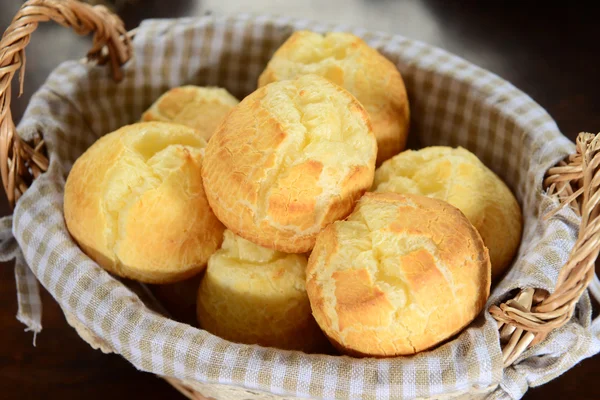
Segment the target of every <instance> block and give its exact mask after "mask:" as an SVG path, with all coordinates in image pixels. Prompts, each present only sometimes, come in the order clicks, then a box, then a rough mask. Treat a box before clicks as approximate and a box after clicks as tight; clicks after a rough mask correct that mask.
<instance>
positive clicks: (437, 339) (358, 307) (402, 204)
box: [306, 193, 490, 357]
mask: <svg viewBox="0 0 600 400" xmlns="http://www.w3.org/2000/svg"><path fill="white" fill-rule="evenodd" d="M306 274H307V284H306V288H307V293H308V297H309V299H310V303H311V306H312V309H313V314H314V316H315V318H316V320H317V322H318V324H319V325H320V326H321V328H322V329H323V331H324V332H325V333H326V334H327V336H328V337H329V338H330V340H331V342H332V343H333V344H334V345H335V346H336V347H337V348H338V349H339V350H340V351H341V352H343V353H346V354H348V355H353V356H373V357H389V356H399V355H407V354H414V353H417V352H420V351H423V350H427V349H430V348H432V347H434V346H436V345H438V344H439V343H441V342H442V341H445V340H447V339H449V338H451V337H452V336H453V335H455V334H456V333H458V332H460V331H461V330H462V329H464V328H465V327H466V326H467V325H468V324H469V323H470V322H471V321H472V320H473V319H474V318H475V317H476V316H477V315H478V314H479V313H480V312H481V311H482V309H483V307H484V305H485V302H486V300H487V298H488V296H489V292H490V261H489V257H488V252H487V249H486V248H485V246H484V245H483V241H482V240H481V237H480V236H479V233H477V230H476V229H475V228H474V227H473V225H471V223H470V222H469V220H467V219H466V218H465V216H464V215H463V214H462V213H461V212H460V211H459V210H458V209H457V208H454V207H453V206H451V205H450V204H448V203H446V202H443V201H441V200H437V199H431V198H428V197H424V196H416V195H400V194H395V193H367V194H365V195H364V196H363V197H362V198H361V199H360V201H359V202H358V204H357V206H356V208H355V210H354V212H353V213H352V214H351V215H350V216H349V217H348V218H347V219H346V220H344V221H337V222H335V223H334V224H332V225H330V226H329V227H327V228H326V229H325V230H324V231H323V232H321V233H320V234H319V236H318V237H317V243H316V245H315V248H314V249H313V251H312V253H311V255H310V258H309V261H308V266H307V271H306Z"/></svg>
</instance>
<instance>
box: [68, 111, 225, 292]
mask: <svg viewBox="0 0 600 400" xmlns="http://www.w3.org/2000/svg"><path fill="white" fill-rule="evenodd" d="M205 145H206V142H205V141H204V139H202V138H201V137H200V136H199V135H198V134H197V133H196V132H195V131H194V130H193V129H191V128H188V127H185V126H182V125H176V124H170V123H164V122H141V123H136V124H132V125H128V126H125V127H123V128H121V129H118V130H117V131H114V132H112V133H109V134H107V135H105V136H103V137H101V138H100V139H98V140H97V141H96V142H95V143H94V144H93V145H92V146H91V147H90V148H89V149H88V150H87V151H86V152H85V153H84V154H82V155H81V157H79V158H78V159H77V161H76V162H75V164H74V165H73V168H72V169H71V171H70V173H69V176H68V178H67V182H66V185H65V196H64V213H65V221H66V224H67V228H68V230H69V232H70V233H71V235H72V236H73V238H74V239H75V240H76V241H77V242H78V243H79V245H80V246H81V248H82V249H83V251H84V252H86V253H87V254H88V255H89V256H90V257H91V258H92V259H94V260H95V261H96V262H98V263H99V264H100V265H101V266H102V267H103V268H105V269H107V270H108V271H110V272H112V273H114V274H116V275H119V276H122V277H126V278H131V279H136V280H139V281H142V282H148V283H169V282H175V281H179V280H183V279H185V278H187V277H190V276H192V275H195V274H196V273H198V272H200V271H201V270H202V269H203V268H204V267H205V266H206V262H207V261H208V258H209V257H210V255H211V254H212V253H213V252H214V251H216V250H217V249H218V247H219V246H220V245H221V242H222V240H223V231H224V229H225V227H224V226H223V225H222V224H221V223H220V222H219V221H218V220H217V218H216V217H215V215H214V214H213V212H212V210H211V209H210V207H209V205H208V201H207V199H206V196H205V194H204V188H203V186H202V177H201V169H202V168H201V166H202V157H203V152H204V147H205Z"/></svg>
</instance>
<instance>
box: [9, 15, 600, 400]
mask: <svg viewBox="0 0 600 400" xmlns="http://www.w3.org/2000/svg"><path fill="white" fill-rule="evenodd" d="M298 29H311V30H314V31H318V32H325V31H330V30H344V31H352V32H353V33H355V34H357V35H359V36H361V37H363V38H364V39H365V40H366V41H367V42H368V43H369V44H370V45H372V46H374V47H375V48H377V49H378V50H379V51H381V52H382V54H384V55H385V56H386V57H388V58H389V59H390V60H392V61H393V62H394V63H395V64H396V65H397V66H398V68H399V70H400V71H401V73H402V75H403V77H404V79H405V82H406V85H407V89H408V94H409V99H410V102H411V108H412V117H413V121H412V122H413V127H412V131H411V137H412V140H413V141H414V140H415V139H418V142H419V143H418V145H421V146H426V145H435V144H438V145H451V146H458V145H460V146H464V147H466V148H468V149H469V150H471V151H473V152H474V153H475V154H476V155H477V156H479V157H480V158H481V159H482V160H483V161H484V162H485V163H486V164H487V165H488V166H489V167H491V168H492V169H493V170H494V171H495V172H496V173H498V174H499V175H500V176H501V177H502V178H503V179H504V180H505V181H506V182H507V184H508V185H509V186H510V187H511V188H512V189H513V191H514V192H515V194H516V196H517V198H518V200H519V201H520V203H521V204H522V207H523V211H524V218H525V232H524V237H523V241H522V245H521V247H520V250H519V254H518V257H517V259H516V262H515V263H514V266H513V267H512V270H511V271H510V273H509V274H508V276H506V278H505V279H504V280H503V281H502V282H501V283H499V285H497V287H495V288H493V291H492V295H491V297H490V299H489V303H488V307H489V305H491V304H498V303H499V302H500V301H501V300H503V299H505V298H506V297H507V296H508V295H509V292H510V291H511V290H512V289H515V288H523V287H528V286H531V287H537V288H545V289H548V290H550V291H552V288H553V287H554V282H555V280H556V278H557V274H558V271H559V269H560V268H561V267H562V266H563V265H564V263H565V262H566V261H567V259H568V256H569V252H570V250H571V248H572V246H573V244H574V242H575V240H576V236H577V233H578V232H577V230H578V224H579V218H578V217H577V216H575V214H574V213H573V212H572V211H571V210H570V209H568V208H565V209H563V210H562V211H561V212H559V213H558V214H557V215H556V216H554V217H553V218H551V219H550V220H548V221H544V220H543V219H541V216H542V215H544V214H545V213H546V212H548V211H549V210H551V209H553V208H555V207H557V205H558V203H557V201H556V200H555V199H554V198H550V197H548V196H546V194H545V193H544V192H543V191H542V177H543V175H544V173H545V171H546V170H547V169H548V168H549V167H550V166H552V165H554V164H555V163H556V162H557V161H558V160H559V159H561V158H562V157H564V156H566V155H567V154H570V153H573V152H574V150H575V147H574V144H573V143H571V142H570V141H569V140H567V139H566V138H565V137H564V136H562V135H561V133H560V132H559V130H558V128H557V126H556V124H555V123H554V122H553V120H552V119H551V118H550V116H549V115H548V114H547V113H546V112H545V111H544V110H543V109H542V108H541V107H540V106H538V105H537V104H536V103H534V102H533V101H532V99H530V98H529V97H528V96H527V95H525V94H523V93H522V92H520V91H519V90H517V89H516V88H514V87H513V86H511V85H510V84H509V83H507V82H505V81H503V80H502V79H500V78H499V77H497V76H495V75H493V74H491V73H489V72H487V71H484V70H482V69H480V68H478V67H476V66H474V65H472V64H470V63H468V62H467V61H465V60H463V59H460V58H458V57H455V56H453V55H451V54H448V53H446V52H445V51H442V50H440V49H437V48H434V47H431V46H429V45H427V44H424V43H420V42H416V41H413V40H408V39H406V38H404V37H401V36H392V35H387V34H381V33H372V32H366V31H364V30H359V29H351V28H349V27H345V26H326V25H319V24H315V23H312V22H309V21H294V20H290V19H286V18H272V17H262V16H258V17H254V16H252V17H250V16H236V17H227V18H222V17H206V18H201V19H178V20H148V21H145V22H144V23H142V25H141V26H140V28H139V32H138V33H137V36H136V38H135V40H134V47H135V55H134V58H133V59H132V61H130V62H129V63H128V64H127V65H125V67H124V73H125V79H124V80H123V81H122V82H121V83H119V84H116V83H114V82H113V81H112V80H111V77H110V75H109V72H108V71H107V70H106V69H105V68H103V67H99V66H90V65H84V64H82V63H80V62H75V61H71V62H66V63H64V64H62V65H61V66H60V67H58V68H57V69H56V70H55V71H54V72H53V73H52V75H51V76H50V77H49V79H48V81H47V82H46V83H45V85H43V87H42V88H41V89H40V90H39V91H38V92H37V93H36V94H35V95H34V96H33V98H32V100H31V103H30V105H29V107H28V109H27V112H26V115H25V117H24V118H23V120H22V122H21V124H20V126H19V132H20V134H21V135H22V136H23V137H25V138H28V137H31V136H32V135H34V134H35V133H43V135H44V138H45V139H46V141H47V145H48V149H49V154H50V168H49V170H48V172H47V173H45V174H44V175H43V176H42V177H40V178H39V179H37V180H36V181H35V183H34V184H33V186H32V187H31V188H30V189H29V190H28V191H27V192H26V193H25V195H24V196H23V197H22V198H21V199H20V201H19V202H18V204H17V207H16V209H15V213H14V222H13V234H14V236H15V238H16V239H17V241H18V244H19V246H20V249H21V250H22V253H23V256H24V259H25V261H26V263H27V264H28V265H29V266H30V267H31V269H32V271H33V272H34V273H35V275H36V276H37V278H38V279H39V280H40V282H41V283H42V284H43V285H44V286H45V287H46V288H47V289H48V291H49V292H50V293H51V294H52V295H53V296H54V297H55V298H56V300H57V301H58V303H59V304H60V305H61V307H62V308H63V309H64V310H65V312H68V313H69V314H72V315H73V316H75V317H76V318H77V319H78V320H79V321H80V322H81V323H82V324H83V325H85V327H87V328H88V329H89V330H90V331H92V332H93V333H94V334H96V335H97V336H98V337H99V338H100V339H101V340H103V341H104V342H105V343H106V344H107V345H108V346H110V348H112V349H113V350H114V351H115V352H118V353H120V354H122V355H123V356H124V357H125V358H126V359H127V360H129V361H130V362H131V363H132V364H133V365H135V367H137V368H139V369H140V370H143V371H149V372H152V373H155V374H158V375H162V376H168V377H175V378H178V379H182V380H187V381H189V382H196V383H198V384H199V385H204V387H213V388H215V387H216V388H219V387H220V388H223V393H226V392H227V393H230V392H235V393H238V392H236V391H243V393H245V395H244V398H250V397H257V396H258V397H260V398H275V397H276V396H275V395H283V396H286V398H300V397H302V398H303V397H311V398H329V399H334V398H335V399H343V398H353V399H387V398H399V397H403V398H411V399H412V398H423V397H430V396H436V397H451V396H454V395H461V394H467V395H468V394H469V393H471V394H472V393H475V392H479V393H483V395H486V396H488V397H489V398H494V399H500V398H520V397H521V396H522V395H523V394H524V392H525V391H526V390H527V387H528V386H535V385H539V384H542V383H544V382H546V381H548V380H550V379H552V378H554V377H556V376H558V375H559V374H561V373H562V372H564V371H566V370H567V369H569V368H571V367H572V366H573V365H575V364H576V363H577V362H579V361H580V360H582V359H583V358H586V357H590V356H591V355H593V354H595V353H597V352H598V351H600V334H599V331H600V326H599V324H598V322H596V323H593V322H592V318H591V305H590V300H589V297H588V296H587V294H585V295H584V296H583V297H582V299H581V300H580V302H579V306H578V308H577V311H576V313H575V315H574V317H573V319H572V320H571V321H570V322H569V323H568V324H567V325H566V326H564V327H563V328H561V329H559V330H557V331H555V332H553V333H552V334H551V335H550V336H549V337H548V338H547V339H546V340H545V341H544V342H543V343H541V344H539V345H537V346H535V347H534V348H532V349H530V350H528V351H527V352H526V353H525V354H524V355H523V356H521V358H520V359H519V360H517V362H516V363H515V364H514V365H513V366H511V367H509V368H507V369H503V366H502V355H501V349H500V344H499V334H498V330H497V327H496V322H495V321H494V320H493V319H492V318H491V316H490V315H489V313H488V312H487V311H486V312H484V313H482V315H481V316H480V317H479V318H477V319H476V320H475V321H474V322H473V323H472V324H471V326H470V327H469V328H468V329H466V330H465V331H464V332H462V333H461V334H460V335H459V336H458V337H456V338H453V339H452V340H450V341H448V342H447V343H445V344H443V345H441V346H439V347H438V348H436V349H434V350H432V351H428V352H423V353H420V354H418V355H416V356H414V357H401V358H396V359H384V360H374V359H352V358H349V357H338V356H325V355H306V354H303V353H300V352H291V351H280V350H276V349H272V348H261V347H258V346H248V345H240V344H235V343H230V342H227V341H225V340H222V339H220V338H218V337H215V336H213V335H211V334H209V333H207V332H205V331H202V330H199V329H196V328H193V327H191V326H189V325H185V324H181V323H178V322H175V321H173V320H170V319H167V318H164V317H162V316H160V315H157V314H156V313H152V312H150V311H149V310H148V308H147V307H146V306H145V305H144V303H143V302H142V301H141V300H140V298H139V297H138V296H137V295H136V294H135V293H133V292H132V291H131V290H130V289H129V288H128V287H127V286H125V285H124V284H123V283H122V282H121V281H119V280H117V279H115V278H114V277H112V276H111V275H109V274H108V273H106V272H105V271H104V270H103V269H101V268H100V267H99V266H98V265H97V264H95V263H94V262H93V261H92V260H90V259H89V258H88V257H87V256H85V255H84V254H83V253H82V252H81V251H80V249H79V248H78V247H77V246H76V244H75V243H74V242H73V241H72V240H71V238H70V236H69V234H68V232H67V229H66V227H65V224H64V221H63V213H62V204H63V203H62V201H63V185H64V182H65V177H66V175H67V173H68V171H69V169H70V167H71V166H72V164H73V162H74V160H75V159H76V157H78V156H79V155H80V154H81V153H82V152H83V151H84V150H85V149H86V148H87V147H88V146H90V145H91V144H92V143H93V142H94V141H95V140H96V139H97V138H99V137H100V136H101V135H103V134H106V133H108V132H110V131H113V130H115V129H117V128H119V127H120V126H122V125H125V124H128V123H132V122H134V121H136V120H138V119H139V117H140V115H141V114H142V112H143V111H144V110H145V109H146V108H147V107H148V106H150V104H151V103H152V102H153V101H154V100H155V99H156V98H158V97H159V95H160V94H162V93H163V92H165V91H166V90H167V89H169V88H171V87H175V86H179V85H184V84H196V85H218V86H222V87H225V88H227V89H228V90H229V91H230V92H231V93H233V94H234V95H236V96H237V97H238V98H242V97H243V96H245V95H247V94H248V93H250V92H251V91H252V90H254V89H255V88H256V82H257V78H258V75H259V74H260V72H261V71H262V69H263V68H264V67H265V65H266V63H267V61H268V60H269V57H270V56H271V54H272V53H273V52H274V51H275V49H276V48H277V47H278V46H279V45H280V44H281V43H282V42H283V41H284V40H285V39H286V38H287V37H288V36H289V35H290V33H291V32H292V31H293V30H298ZM415 143H416V142H415ZM413 145H414V143H413ZM9 247H10V246H9ZM0 248H4V247H3V245H0ZM17 256H18V257H20V254H17ZM19 265H20V266H19V267H18V268H17V277H20V276H22V278H20V279H19V280H18V285H19V295H20V297H23V298H24V299H35V298H36V295H35V293H33V292H34V291H35V290H37V289H35V288H34V286H32V285H31V284H30V279H29V278H27V273H25V272H24V271H23V268H22V267H23V264H22V263H20V264H19ZM38 298H39V297H38ZM34 302H35V301H34ZM30 303H31V302H30V301H24V302H23V304H24V305H25V306H27V307H29V311H31V316H32V317H33V318H34V319H35V318H36V315H37V314H36V310H37V311H39V305H38V304H30ZM38 303H39V301H38ZM36 307H37V309H36ZM215 397H217V396H215ZM226 397H227V396H226ZM258 397H257V398H258ZM227 398H229V397H227ZM231 398H236V396H233V397H231ZM237 398H240V397H239V396H238V397H237Z"/></svg>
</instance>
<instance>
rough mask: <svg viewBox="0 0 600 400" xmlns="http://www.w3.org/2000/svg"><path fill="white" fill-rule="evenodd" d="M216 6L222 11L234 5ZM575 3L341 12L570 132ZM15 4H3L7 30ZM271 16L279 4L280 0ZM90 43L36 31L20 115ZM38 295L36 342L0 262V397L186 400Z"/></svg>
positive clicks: (594, 37)
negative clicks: (518, 95)
mask: <svg viewBox="0 0 600 400" xmlns="http://www.w3.org/2000/svg"><path fill="white" fill-rule="evenodd" d="M332 1H333V0H332ZM204 3H210V2H200V1H186V0H181V1H179V0H169V1H162V0H158V1H150V0H148V1H139V4H140V5H138V6H137V7H132V6H128V7H125V8H124V9H123V10H122V11H121V15H122V16H123V17H124V19H125V21H126V23H127V27H128V28H130V29H131V28H133V27H135V26H136V25H137V24H138V23H139V21H140V20H141V19H144V18H151V17H175V16H190V15H199V14H200V13H203V12H205V11H207V9H208V8H210V4H209V5H208V6H207V5H206V4H204ZM217 3H218V4H219V7H221V8H222V7H225V6H223V4H226V3H232V2H231V1H229V2H227V1H222V2H220V3H219V2H217ZM217 3H215V4H217ZM571 3H573V5H571V4H565V3H564V2H561V3H560V7H559V6H558V3H556V6H551V5H549V4H551V3H549V2H548V1H546V2H534V1H530V2H523V1H483V0H482V1H470V2H469V1H460V2H459V1H455V2H450V1H447V0H422V1H411V2H409V1H406V2H396V3H394V2H391V1H384V0H379V1H375V0H371V1H368V0H362V1H361V0H356V1H349V2H348V3H346V6H345V7H350V11H348V8H345V11H344V12H342V13H341V15H343V16H346V17H345V18H354V19H352V20H351V21H341V22H349V23H353V24H356V21H357V20H360V19H361V18H363V17H364V21H365V25H367V26H366V27H367V28H373V27H377V26H378V23H379V21H378V20H377V18H382V19H381V26H383V27H384V28H385V29H386V30H388V31H393V32H394V33H399V34H403V35H406V36H409V37H414V38H417V39H421V40H425V41H428V42H429V43H431V44H434V45H437V46H440V47H443V48H445V49H447V50H449V51H451V52H453V53H455V54H458V55H460V56H462V57H464V58H466V59H468V60H469V61H471V62H474V63H476V64H478V65H480V66H482V67H484V68H486V69H488V70H490V71H493V72H495V73H497V74H498V75H500V76H502V77H503V78H505V79H507V80H509V81H511V82H512V83H513V84H515V85H516V86H517V87H519V88H521V89H522V90H523V91H525V92H527V93H528V94H529V95H531V96H532V97H533V98H534V99H535V100H536V101H537V102H538V103H539V104H541V105H542V106H543V107H544V108H546V109H547V110H548V111H549V113H550V114H551V115H552V116H553V117H554V118H555V120H556V121H557V123H558V125H559V127H560V129H561V130H562V131H563V133H564V134H565V135H567V136H568V137H570V138H571V139H574V138H575V136H576V135H577V133H578V132H580V131H589V132H594V133H596V132H599V131H600V73H599V72H598V71H599V70H598V66H599V65H600V42H599V41H598V38H599V37H600V34H599V33H598V27H597V21H598V15H599V12H598V10H597V8H598V7H595V6H591V5H590V6H589V7H585V6H582V5H575V4H574V3H575V2H571ZM142 4H143V6H142ZM252 4H253V8H252V11H257V10H262V11H264V12H271V9H270V8H269V2H268V1H264V0H263V1H255V2H253V3H252ZM287 4H290V10H291V11H290V13H291V15H295V13H300V12H301V13H302V16H305V17H306V16H307V13H308V14H310V13H311V12H312V14H314V17H313V18H320V19H324V20H327V21H338V22H340V21H339V19H338V15H337V13H336V11H337V9H336V7H335V6H329V7H326V8H325V9H324V10H323V11H322V10H320V9H319V10H308V11H307V10H306V9H301V8H300V6H299V5H298V4H300V2H299V1H295V2H294V1H290V2H289V3H287ZM292 4H294V7H291V5H292ZM312 4H316V3H312ZM340 4H341V3H340ZM579 4H581V3H579ZM590 4H592V3H590ZM19 5H20V2H17V1H8V0H6V1H5V0H2V1H0V29H2V30H4V29H5V28H6V26H8V23H9V22H10V19H11V18H12V16H13V15H14V13H15V12H16V10H17V8H18V7H19ZM263 6H264V8H261V7H263ZM352 7H355V9H356V10H363V9H365V7H366V9H367V12H365V14H364V15H362V14H361V15H359V16H357V15H355V14H352V13H351V11H352ZM553 7H554V8H553ZM338 9H339V8H338ZM240 10H241V8H235V9H233V8H232V11H240ZM217 11H218V10H217ZM417 11H418V12H417ZM275 12H281V7H279V8H278V9H277V10H275ZM357 12H359V11H357ZM380 16H381V17H380ZM88 45H89V39H87V38H77V37H76V36H75V35H74V34H72V33H71V32H68V31H66V30H64V29H63V28H59V27H56V26H52V25H47V26H42V27H41V28H40V30H39V31H38V32H36V34H34V37H33V41H32V43H31V45H30V46H29V48H28V64H27V67H28V71H27V74H26V86H25V94H24V96H23V97H22V98H21V99H19V100H15V101H14V104H13V107H12V110H13V113H14V116H15V120H17V121H18V119H19V118H20V116H21V115H22V113H23V110H24V108H25V106H26V104H27V101H28V98H29V96H30V95H31V94H32V93H33V92H34V91H35V90H36V89H37V88H38V87H39V86H40V85H41V84H43V82H44V80H45V78H46V76H47V75H48V73H49V71H50V70H51V69H52V68H54V67H55V66H56V65H57V64H58V63H59V62H61V61H64V60H66V59H74V58H79V57H81V56H82V55H83V54H84V53H85V51H86V50H87V46H88ZM15 95H16V92H15ZM0 209H1V210H2V215H6V214H8V213H9V212H10V211H9V209H8V207H7V205H6V202H5V201H4V196H2V203H1V204H0ZM42 297H43V303H44V314H43V327H44V329H43V331H42V333H41V335H39V336H38V338H37V346H36V347H33V346H32V334H31V333H25V332H24V327H23V325H21V324H20V323H19V322H18V321H17V320H16V319H15V314H16V311H17V305H16V294H15V288H14V277H13V269H12V265H11V264H2V265H0V304H1V306H0V332H1V333H0V398H2V399H6V400H10V399H39V398H42V399H45V398H59V399H87V400H93V399H101V400H105V399H106V398H107V397H108V398H111V399H114V400H117V399H131V398H172V399H178V398H182V397H181V396H179V395H178V393H176V392H175V391H174V390H173V389H172V388H171V387H170V386H169V385H167V384H166V383H165V382H163V381H162V380H161V379H158V378H156V377H154V376H153V375H150V374H145V373H141V372H138V371H136V370H135V369H134V367H132V366H131V365H130V364H129V363H128V362H127V361H125V360H124V359H122V358H121V357H120V356H117V355H104V354H102V353H101V352H99V351H94V350H92V349H91V348H90V347H89V346H88V345H87V344H85V343H84V342H83V341H82V340H81V339H80V338H79V337H78V336H77V334H76V333H75V332H74V330H73V329H71V328H70V327H69V326H68V325H67V323H66V322H65V319H64V316H63V315H62V313H61V311H60V309H59V307H58V305H57V304H56V302H55V301H54V300H53V299H52V297H51V296H50V295H49V294H48V293H47V292H46V291H45V290H42ZM599 373H600V357H594V358H591V359H588V360H584V361H583V362H582V363H580V364H579V365H578V366H576V367H575V368H573V369H572V370H570V371H568V372H567V373H565V374H564V375H563V376H561V377H559V378H558V379H556V380H554V381H552V382H550V383H548V384H546V385H544V386H542V387H539V388H535V389H530V390H529V392H528V393H527V394H526V397H525V398H527V399H530V400H533V399H554V398H571V399H598V398H600V385H598V384H597V381H596V379H597V378H596V377H597V376H598V375H599Z"/></svg>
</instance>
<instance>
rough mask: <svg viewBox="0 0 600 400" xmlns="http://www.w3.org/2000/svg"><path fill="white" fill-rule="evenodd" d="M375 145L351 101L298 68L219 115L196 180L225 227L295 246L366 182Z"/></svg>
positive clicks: (270, 243)
mask: <svg viewBox="0 0 600 400" xmlns="http://www.w3.org/2000/svg"><path fill="white" fill-rule="evenodd" d="M376 152H377V143H376V141H375V137H374V136H373V132H372V130H371V126H370V123H369V117H368V115H367V113H366V111H365V110H364V108H363V107H362V106H361V105H360V103H359V102H358V101H357V100H356V99H355V98H354V97H353V96H352V95H351V94H350V93H348V92H347V91H346V90H344V89H343V88H341V87H339V86H337V85H334V84H332V83H330V82H329V81H327V80H326V79H324V78H321V77H319V76H316V75H304V76H302V77H300V78H299V79H296V80H289V81H282V82H276V83H273V84H270V85H267V86H264V87H262V88H260V89H258V90H256V91H255V92H254V93H252V94H250V95H249V96H247V97H246V98H245V99H244V100H243V101H242V102H241V103H240V104H239V105H238V107H236V108H235V109H234V110H233V111H232V112H231V113H230V114H229V115H228V117H227V118H226V119H225V120H224V121H223V123H222V124H221V125H220V126H219V128H218V129H217V131H216V132H215V134H214V136H213V137H212V139H211V140H210V142H209V144H208V146H207V148H206V158H205V161H204V167H203V180H204V187H205V189H206V195H207V197H208V201H209V203H210V205H211V207H212V209H213V210H214V212H215V214H216V215H217V217H218V218H219V220H221V221H222V222H223V223H224V224H225V226H227V228H229V229H230V230H232V231H233V232H234V233H236V234H237V235H240V236H241V237H243V238H245V239H247V240H250V241H252V242H254V243H256V244H259V245H261V246H265V247H269V248H273V249H276V250H279V251H283V252H287V253H303V252H307V251H309V250H310V249H311V248H312V247H313V245H314V241H315V237H316V235H317V233H319V232H320V231H321V230H322V229H323V228H324V227H325V226H327V225H328V224H330V223H332V222H333V221H335V220H337V219H340V218H344V217H345V216H346V215H348V214H349V213H350V212H351V210H352V207H353V205H354V203H355V202H356V200H358V198H360V196H361V195H362V194H363V193H364V192H365V191H366V190H367V189H368V188H369V187H370V186H371V184H372V180H373V174H374V169H375V157H376Z"/></svg>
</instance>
